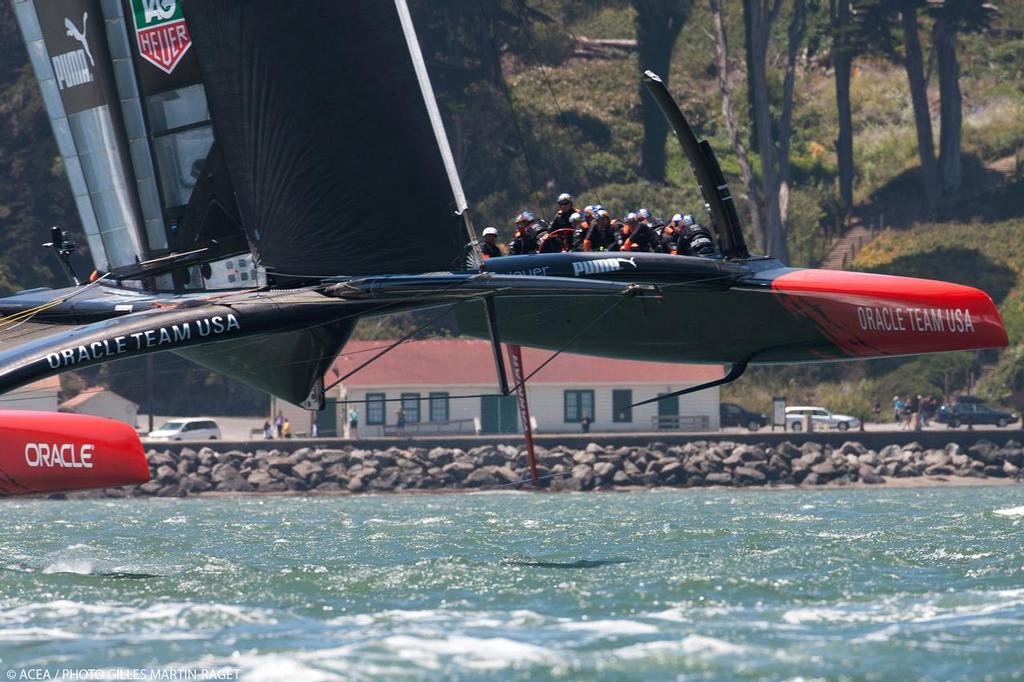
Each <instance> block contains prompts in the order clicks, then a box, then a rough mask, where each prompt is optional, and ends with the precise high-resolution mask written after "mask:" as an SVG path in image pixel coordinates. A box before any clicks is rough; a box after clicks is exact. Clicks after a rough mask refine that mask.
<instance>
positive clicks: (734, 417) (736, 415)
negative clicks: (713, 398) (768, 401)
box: [718, 403, 768, 431]
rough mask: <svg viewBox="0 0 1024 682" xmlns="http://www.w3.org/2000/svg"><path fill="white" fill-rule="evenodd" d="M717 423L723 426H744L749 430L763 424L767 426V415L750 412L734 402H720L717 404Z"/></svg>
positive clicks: (758, 427) (754, 429)
mask: <svg viewBox="0 0 1024 682" xmlns="http://www.w3.org/2000/svg"><path fill="white" fill-rule="evenodd" d="M718 424H719V426H721V427H723V428H724V427H726V426H746V427H747V428H748V429H750V430H751V431H757V430H758V429H760V428H761V427H763V426H768V415H766V414H761V413H760V412H751V411H750V410H748V409H747V408H745V407H743V406H741V405H737V404H736V403H720V404H719V405H718Z"/></svg>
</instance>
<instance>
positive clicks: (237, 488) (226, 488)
mask: <svg viewBox="0 0 1024 682" xmlns="http://www.w3.org/2000/svg"><path fill="white" fill-rule="evenodd" d="M254 490H256V488H255V487H254V486H253V485H252V484H251V483H249V482H248V481H247V480H245V479H244V478H242V477H241V476H238V477H236V478H228V479H224V480H223V481H218V482H217V491H218V492H225V493H251V492H253V491H254Z"/></svg>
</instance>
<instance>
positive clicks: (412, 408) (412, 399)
mask: <svg viewBox="0 0 1024 682" xmlns="http://www.w3.org/2000/svg"><path fill="white" fill-rule="evenodd" d="M402 411H403V412H405V423H406V424H415V423H416V422H418V421H419V420H420V394H419V393H403V394H402Z"/></svg>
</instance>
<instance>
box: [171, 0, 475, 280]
mask: <svg viewBox="0 0 1024 682" xmlns="http://www.w3.org/2000/svg"><path fill="white" fill-rule="evenodd" d="M185 14H186V19H187V21H188V25H189V29H190V31H191V35H192V40H193V46H194V49H195V50H196V54H197V57H198V60H199V64H200V69H201V71H202V76H203V82H204V85H205V87H206V92H207V97H208V102H209V106H210V114H211V118H212V120H213V125H214V129H215V132H216V135H217V140H218V142H219V144H221V145H222V148H223V151H224V155H225V159H226V161H227V166H228V170H229V173H230V175H231V180H232V185H233V187H234V189H235V192H236V195H237V199H238V205H239V208H240V211H241V217H242V221H243V224H244V227H245V230H246V233H247V237H248V239H249V242H250V245H251V247H252V250H253V253H254V254H255V255H256V257H257V258H258V260H259V262H260V263H261V264H262V265H264V266H265V267H266V268H267V271H268V273H273V274H276V275H278V276H296V277H306V278H309V277H317V276H327V275H367V274H387V273H416V272H431V271H439V270H450V269H452V268H454V267H458V263H459V262H460V260H461V259H462V257H463V255H464V253H465V247H466V244H467V242H469V237H468V232H467V229H466V223H465V222H464V221H463V219H462V218H461V217H460V214H461V213H462V211H464V209H465V199H464V198H463V195H462V189H461V187H460V186H459V182H458V176H457V174H456V173H455V170H454V164H452V163H451V153H450V151H449V150H448V143H447V140H446V139H445V137H444V130H443V128H442V127H441V124H440V116H438V115H437V107H436V104H435V103H434V101H433V94H432V92H431V91H430V85H429V81H428V80H427V79H426V71H425V69H423V68H422V57H421V56H420V52H419V48H418V46H417V44H416V40H415V35H414V33H413V32H412V26H411V22H409V21H408V10H407V9H406V7H405V3H404V0H397V1H396V2H387V1H382V0H345V1H344V2H338V0H318V1H314V2H303V3H283V2H280V1H279V0H252V1H249V2H234V1H229V0H190V1H189V2H188V3H185Z"/></svg>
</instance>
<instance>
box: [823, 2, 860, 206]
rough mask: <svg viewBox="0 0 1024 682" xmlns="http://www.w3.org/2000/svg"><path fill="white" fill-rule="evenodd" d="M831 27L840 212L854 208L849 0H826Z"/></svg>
mask: <svg viewBox="0 0 1024 682" xmlns="http://www.w3.org/2000/svg"><path fill="white" fill-rule="evenodd" d="M829 19H830V22H829V23H830V24H831V28H832V64H833V66H834V67H835V78H836V113H837V114H838V121H837V123H838V126H839V134H838V135H837V137H836V160H837V162H838V166H839V197H840V199H841V200H842V203H843V212H844V213H846V214H847V215H849V213H850V211H851V210H852V209H853V168H854V166H853V115H852V113H851V107H850V75H851V72H852V70H853V58H854V54H855V49H856V48H855V44H856V43H855V39H854V36H855V33H854V31H855V29H854V25H853V22H852V20H851V12H850V0H829Z"/></svg>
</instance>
